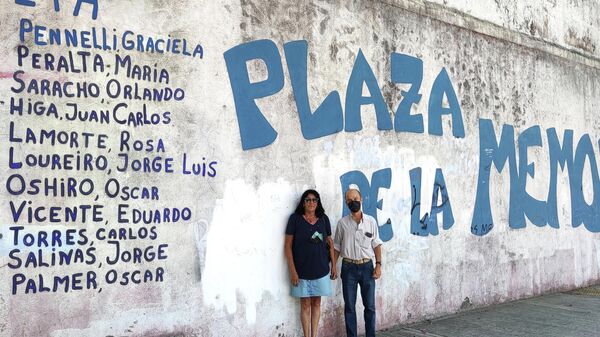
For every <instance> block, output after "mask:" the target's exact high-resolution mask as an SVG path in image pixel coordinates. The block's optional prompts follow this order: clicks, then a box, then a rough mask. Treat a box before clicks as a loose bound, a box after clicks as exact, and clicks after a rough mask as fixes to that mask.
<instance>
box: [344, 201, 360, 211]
mask: <svg viewBox="0 0 600 337" xmlns="http://www.w3.org/2000/svg"><path fill="white" fill-rule="evenodd" d="M347 205H348V209H350V212H352V213H356V212H358V211H360V201H356V200H352V201H350V202H349V203H348V204H347Z"/></svg>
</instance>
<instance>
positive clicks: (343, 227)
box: [333, 213, 383, 260]
mask: <svg viewBox="0 0 600 337" xmlns="http://www.w3.org/2000/svg"><path fill="white" fill-rule="evenodd" d="M382 243H383V242H382V241H381V240H380V239H379V231H378V227H377V222H376V221H375V218H373V217H372V216H370V215H368V214H364V213H363V217H362V220H361V221H360V223H356V221H354V219H352V215H347V216H345V217H343V218H341V219H340V220H339V221H338V223H337V227H336V229H335V236H334V238H333V247H334V248H335V250H337V251H339V252H340V255H341V256H342V257H345V258H348V259H352V260H360V259H367V258H368V259H372V258H373V257H374V255H375V254H374V251H373V249H374V248H375V247H377V246H379V245H380V244H382Z"/></svg>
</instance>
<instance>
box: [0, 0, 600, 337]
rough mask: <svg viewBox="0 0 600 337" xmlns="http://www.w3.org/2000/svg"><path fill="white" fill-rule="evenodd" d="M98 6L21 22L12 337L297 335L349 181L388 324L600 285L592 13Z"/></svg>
mask: <svg viewBox="0 0 600 337" xmlns="http://www.w3.org/2000/svg"><path fill="white" fill-rule="evenodd" d="M56 3H58V4H59V8H56V7H55V4H56ZM77 3H78V1H75V0H73V1H57V2H52V1H22V0H19V1H14V2H13V1H9V2H5V3H3V4H2V5H1V7H0V8H1V11H0V28H1V29H0V34H1V41H2V42H1V43H0V55H1V60H2V62H1V63H0V125H2V132H1V138H0V144H1V148H2V151H1V152H0V153H1V156H0V162H1V163H2V165H1V166H0V172H1V173H0V174H1V177H2V186H3V188H2V189H1V191H0V193H1V196H2V206H1V207H3V210H2V212H0V221H1V222H0V235H1V236H0V279H1V280H2V282H1V284H0V335H2V336H106V335H115V336H116V335H119V336H121V335H125V336H180V335H182V336H233V335H237V336H299V335H300V327H299V317H298V316H299V303H298V301H296V300H294V299H292V298H291V297H290V296H289V281H288V273H287V267H286V265H285V261H284V257H283V232H284V228H285V223H286V220H287V217H288V216H289V214H290V213H291V212H292V210H293V209H294V207H295V205H296V203H297V201H298V198H299V196H300V194H301V193H302V191H303V190H305V189H306V188H316V189H317V190H318V191H319V192H320V193H321V196H322V199H323V203H324V206H325V208H326V212H327V213H328V214H329V217H330V218H331V219H332V220H333V221H334V222H335V221H337V219H339V218H340V217H341V216H342V214H343V213H344V206H343V202H342V200H343V190H344V189H345V187H346V186H347V185H349V184H357V185H358V186H359V187H360V188H361V191H362V192H363V194H364V195H365V197H366V198H365V203H364V205H363V208H364V210H365V212H367V213H370V214H372V215H374V216H376V218H377V220H378V222H379V224H380V234H381V236H382V237H383V238H384V240H385V243H384V249H383V251H384V254H383V255H384V256H383V257H384V268H383V276H382V278H381V279H380V280H379V281H378V283H377V287H378V288H377V310H378V311H377V315H378V316H377V321H378V327H379V328H384V327H389V326H392V325H395V324H398V323H402V322H410V321H415V320H420V319H423V318H427V317H434V316H439V315H443V314H447V313H453V312H457V311H459V310H463V309H468V308H471V307H473V306H483V305H488V304H493V303H498V302H503V301H508V300H513V299H518V298H522V297H527V296H533V295H537V294H541V293H544V292H550V291H555V290H560V289H568V288H574V287H579V286H584V285H587V284H591V283H594V282H597V281H598V280H600V236H599V234H598V232H600V178H599V176H598V166H597V155H598V150H599V144H598V138H599V136H598V135H599V134H600V123H599V122H598V120H597V118H596V117H597V114H598V111H599V110H600V70H599V69H600V67H599V66H598V64H599V63H598V52H599V51H598V48H597V47H596V46H597V45H598V42H599V41H598V40H599V37H598V31H599V30H598V28H599V27H600V24H599V22H598V17H599V16H598V15H597V13H598V11H599V7H598V5H597V4H595V3H594V2H592V1H583V2H581V1H580V2H572V3H569V4H568V5H566V4H562V3H561V4H559V3H558V2H557V3H556V4H553V3H551V2H541V1H540V2H535V3H533V4H531V5H528V7H527V8H525V9H522V8H521V5H518V4H517V2H514V1H504V2H502V1H496V2H495V3H494V5H493V6H490V5H491V3H490V4H488V3H487V2H481V3H478V4H477V6H472V5H471V4H470V3H467V2H464V1H443V2H442V1H435V2H421V1H376V2H370V1H364V2H363V1H342V2H329V1H315V2H310V3H308V2H301V3H297V2H281V1H279V2H269V1H241V2H233V1H221V2H214V1H181V2H177V4H174V3H171V2H166V1H125V2H122V1H118V2H117V1H103V0H98V1H86V2H82V4H81V8H80V9H77ZM57 9H58V10H57ZM94 9H97V13H95V14H94ZM74 10H75V12H76V14H77V15H74ZM93 16H96V18H95V19H93V18H92V17H93ZM532 27H533V28H532ZM72 33H73V34H72ZM68 35H75V36H76V37H77V42H75V41H74V40H72V39H71V40H69V43H67V40H68V37H67V36H68ZM57 36H59V37H60V38H61V40H60V41H58V40H57ZM183 40H185V45H184V42H183ZM184 51H185V52H184ZM88 53H89V54H88ZM37 54H39V55H37ZM186 54H187V55H186ZM126 57H130V59H127V58H126ZM128 60H129V61H128ZM128 62H131V64H129V63H128ZM84 65H85V69H84ZM134 65H135V66H138V67H137V68H136V67H135V66H134ZM128 66H131V68H130V69H129V72H128ZM144 67H146V68H144ZM138 69H141V72H138V71H137V70H138ZM144 70H147V74H146V76H144ZM155 71H156V72H155ZM144 89H147V90H149V92H150V93H149V96H145V95H144ZM153 89H156V90H154V91H153ZM171 92H173V93H174V94H173V97H170V98H169V95H170V93H171ZM161 94H162V95H164V97H162V99H158V98H159V97H157V95H161ZM30 103H31V105H30ZM30 106H31V107H30ZM317 108H318V109H317ZM315 110H316V111H315ZM73 116H76V117H73ZM53 131H54V132H53ZM42 140H43V141H42ZM63 187H64V189H63ZM136 188H137V189H136ZM117 191H120V193H117ZM432 199H433V201H432ZM432 204H433V205H432ZM140 252H141V253H140ZM333 284H334V289H335V296H333V297H331V298H327V299H326V300H325V301H324V302H323V314H322V318H321V322H322V330H321V331H322V335H323V336H340V335H343V306H342V305H343V303H342V296H341V282H340V281H339V280H337V281H335V282H334V283H333ZM359 307H360V305H359Z"/></svg>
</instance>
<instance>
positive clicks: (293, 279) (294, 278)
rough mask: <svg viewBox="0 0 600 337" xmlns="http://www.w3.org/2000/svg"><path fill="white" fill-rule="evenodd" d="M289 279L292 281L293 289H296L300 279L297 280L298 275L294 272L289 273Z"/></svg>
mask: <svg viewBox="0 0 600 337" xmlns="http://www.w3.org/2000/svg"><path fill="white" fill-rule="evenodd" d="M290 279H291V281H292V285H293V286H294V287H297V286H298V283H300V279H299V278H298V273H297V272H295V271H293V272H292V273H291V276H290Z"/></svg>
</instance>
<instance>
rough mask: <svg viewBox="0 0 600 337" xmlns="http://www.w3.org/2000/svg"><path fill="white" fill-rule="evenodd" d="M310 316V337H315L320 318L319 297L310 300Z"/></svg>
mask: <svg viewBox="0 0 600 337" xmlns="http://www.w3.org/2000/svg"><path fill="white" fill-rule="evenodd" d="M310 314H311V316H310V327H311V331H312V334H311V337H317V330H318V329H319V319H320V318H321V296H315V297H311V298H310Z"/></svg>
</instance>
